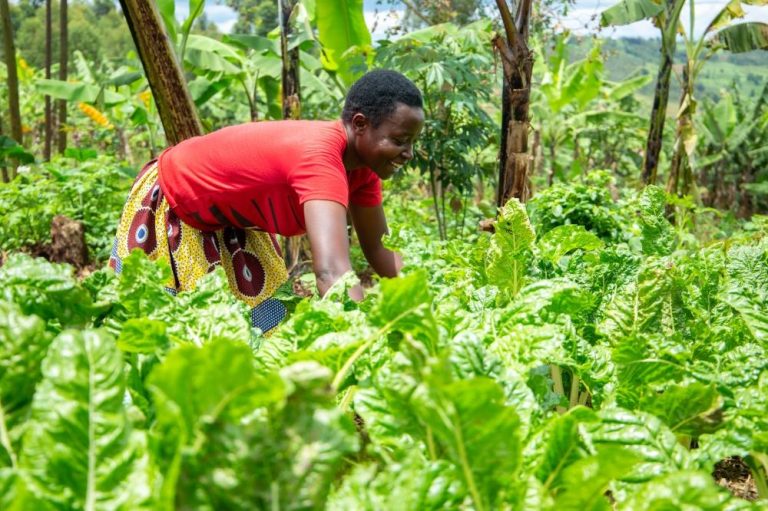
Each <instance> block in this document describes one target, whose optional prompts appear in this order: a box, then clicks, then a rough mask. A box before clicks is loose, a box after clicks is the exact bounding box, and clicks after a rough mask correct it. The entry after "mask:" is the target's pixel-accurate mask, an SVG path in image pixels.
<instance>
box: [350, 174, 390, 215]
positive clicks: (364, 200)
mask: <svg viewBox="0 0 768 511" xmlns="http://www.w3.org/2000/svg"><path fill="white" fill-rule="evenodd" d="M349 202H350V203H352V204H354V205H355V206H363V207H373V206H379V205H381V202H382V199H381V179H379V176H377V175H376V174H375V173H374V172H373V171H372V170H371V169H360V170H356V171H354V172H353V173H352V176H350V180H349Z"/></svg>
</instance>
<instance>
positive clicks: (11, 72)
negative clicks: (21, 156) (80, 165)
mask: <svg viewBox="0 0 768 511" xmlns="http://www.w3.org/2000/svg"><path fill="white" fill-rule="evenodd" d="M0 21H1V22H2V27H3V51H4V52H5V65H6V67H7V68H8V112H9V116H10V121H11V138H13V139H14V140H15V141H16V142H17V143H19V144H22V143H23V140H22V139H21V137H22V132H21V112H20V110H19V77H18V73H17V69H16V46H15V45H14V43H13V25H12V24H11V10H10V7H9V5H8V0H0Z"/></svg>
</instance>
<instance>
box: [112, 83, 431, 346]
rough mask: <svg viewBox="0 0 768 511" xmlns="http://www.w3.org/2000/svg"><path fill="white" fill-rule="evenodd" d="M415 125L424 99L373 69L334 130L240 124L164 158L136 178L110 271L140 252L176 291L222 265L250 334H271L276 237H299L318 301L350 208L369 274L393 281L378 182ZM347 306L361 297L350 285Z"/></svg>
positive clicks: (345, 243)
mask: <svg viewBox="0 0 768 511" xmlns="http://www.w3.org/2000/svg"><path fill="white" fill-rule="evenodd" d="M423 124H424V112H423V107H422V98H421V93H420V92H419V90H418V88H417V87H416V86H415V85H414V84H413V83H412V82H411V81H410V80H408V79H407V78H405V77H404V76H403V75H401V74H400V73H397V72H394V71H387V70H376V71H372V72H370V73H368V74H366V75H365V76H363V77H362V78H360V80H358V81H357V82H356V83H355V84H354V85H353V86H352V87H351V88H350V90H349V93H348V94H347V98H346V100H345V103H344V110H343V112H342V118H341V120H339V121H268V122H256V123H247V124H242V125H238V126H232V127H228V128H224V129H221V130H219V131H216V132H214V133H210V134H208V135H204V136H200V137H194V138H191V139H189V140H185V141H184V142H181V143H180V144H178V145H176V146H174V147H171V148H169V149H167V150H165V151H164V152H163V153H162V154H161V155H160V157H159V158H158V159H157V160H154V161H152V162H150V163H148V164H147V165H146V166H145V167H144V168H143V169H142V170H141V172H140V173H139V175H138V176H137V178H136V182H135V183H134V185H133V188H132V190H131V193H130V196H129V198H128V201H127V203H126V206H125V208H124V210H123V214H122V218H121V219H120V224H119V226H118V231H117V238H116V240H115V246H114V248H113V250H112V257H111V258H110V266H111V267H112V268H114V269H115V270H116V271H117V272H120V271H121V267H122V259H123V258H125V257H127V256H128V254H129V253H130V252H131V251H132V250H134V249H141V250H143V251H144V252H146V253H147V254H148V255H149V257H150V258H152V259H163V260H166V261H168V262H169V263H170V266H171V268H172V269H173V282H169V283H168V287H169V288H170V289H171V290H172V291H173V292H175V291H185V290H189V289H192V288H193V287H194V286H195V282H196V281H197V280H198V279H199V278H200V277H202V276H203V275H205V274H206V273H208V272H209V271H211V270H213V269H214V268H215V267H216V266H217V265H221V266H222V267H223V268H224V270H225V272H226V274H227V277H228V280H229V286H230V288H231V290H232V292H233V293H234V294H235V296H237V297H238V298H239V299H241V300H243V301H245V302H246V303H247V304H248V305H249V306H250V307H252V312H251V322H252V324H253V326H255V327H258V328H260V329H261V330H262V331H265V332H266V331H268V330H270V329H272V328H274V327H275V326H276V325H277V324H278V323H279V322H280V320H281V319H282V318H283V317H284V316H285V309H284V308H283V306H282V304H280V302H279V301H277V300H275V299H270V297H271V295H272V294H273V293H274V292H275V291H276V290H277V288H278V287H279V286H280V285H282V284H283V283H284V282H285V281H286V279H287V277H288V275H287V271H286V268H285V265H284V263H283V260H282V257H281V255H280V250H279V247H278V244H277V243H276V241H275V236H274V235H275V234H281V235H283V236H295V235H298V234H304V233H306V234H307V235H308V236H309V242H310V248H311V250H312V267H313V270H314V272H315V276H316V280H317V289H318V291H319V292H320V294H321V295H324V294H325V293H326V291H327V290H328V289H329V288H330V287H331V286H332V285H333V283H334V282H336V280H338V279H339V278H340V277H341V276H342V275H344V274H345V273H346V272H348V271H350V270H351V269H352V266H351V264H350V260H349V240H348V237H347V210H349V212H350V213H351V217H352V223H353V225H354V228H355V230H356V231H357V236H358V239H359V241H360V245H361V248H362V250H363V253H364V254H365V257H366V259H367V260H368V262H369V263H370V265H371V267H372V268H373V269H374V271H376V272H377V273H378V274H379V275H381V276H383V277H394V276H396V275H397V273H398V271H399V269H400V267H401V266H402V262H401V259H400V256H399V254H397V253H395V252H392V251H390V250H388V249H386V248H385V247H384V246H383V244H382V241H381V239H382V236H383V235H384V234H386V232H387V222H386V218H385V216H384V210H383V209H382V204H381V202H382V200H381V179H388V178H390V177H391V176H392V175H393V174H394V173H395V172H396V171H397V169H398V168H399V167H400V166H402V165H403V164H404V163H406V162H407V161H408V160H410V159H411V158H412V157H413V143H414V141H415V140H416V138H417V136H418V135H419V133H420V131H421V129H422V126H423ZM350 295H351V297H352V298H353V299H356V300H360V299H362V297H363V293H362V289H360V287H359V286H357V287H355V288H353V289H351V290H350Z"/></svg>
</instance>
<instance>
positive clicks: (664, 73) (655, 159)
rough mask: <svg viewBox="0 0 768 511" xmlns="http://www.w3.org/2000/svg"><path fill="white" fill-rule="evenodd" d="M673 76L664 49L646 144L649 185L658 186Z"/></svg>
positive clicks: (644, 162) (645, 174) (647, 181)
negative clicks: (671, 76)
mask: <svg viewBox="0 0 768 511" xmlns="http://www.w3.org/2000/svg"><path fill="white" fill-rule="evenodd" d="M671 74H672V59H671V58H670V57H669V55H667V53H666V52H665V51H664V49H663V48H662V50H661V65H660V66H659V73H658V75H657V77H656V92H655V93H654V96H653V108H652V109H651V126H650V128H649V129H648V140H647V141H646V144H645V159H644V160H643V182H644V183H645V184H647V185H653V184H656V175H657V173H658V169H659V154H660V153H661V142H662V136H663V135H664V122H665V121H666V120H667V103H668V102H669V78H670V75H671Z"/></svg>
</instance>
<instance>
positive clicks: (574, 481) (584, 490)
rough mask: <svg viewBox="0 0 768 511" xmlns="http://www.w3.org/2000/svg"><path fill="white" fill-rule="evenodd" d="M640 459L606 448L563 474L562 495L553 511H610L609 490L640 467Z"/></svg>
mask: <svg viewBox="0 0 768 511" xmlns="http://www.w3.org/2000/svg"><path fill="white" fill-rule="evenodd" d="M637 462H638V456H637V455H636V454H635V453H633V452H632V451H630V450H628V449H626V448H623V447H619V446H605V447H603V448H601V449H599V450H598V452H597V453H596V454H594V455H591V456H586V457H584V458H581V459H579V460H577V461H575V462H574V463H572V464H570V465H568V466H567V467H566V468H565V469H564V470H563V476H562V480H563V491H562V492H561V493H559V494H558V495H557V497H556V499H555V505H554V509H557V510H571V511H583V510H590V511H598V510H605V511H609V510H612V509H613V506H612V502H609V500H608V496H607V495H606V490H608V486H609V484H610V483H611V482H613V481H615V480H618V479H620V478H621V477H624V476H625V475H626V474H627V473H628V472H629V471H630V470H632V468H633V467H634V466H635V465H636V464H637Z"/></svg>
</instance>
